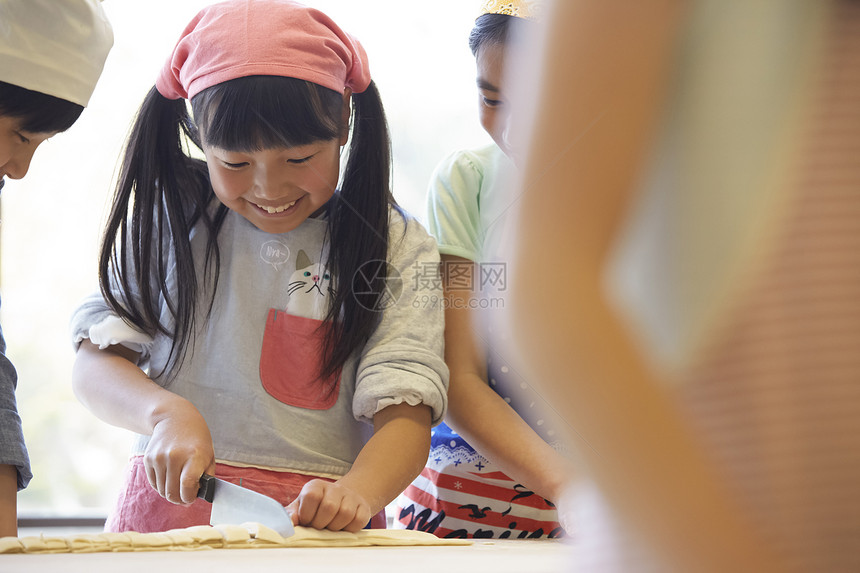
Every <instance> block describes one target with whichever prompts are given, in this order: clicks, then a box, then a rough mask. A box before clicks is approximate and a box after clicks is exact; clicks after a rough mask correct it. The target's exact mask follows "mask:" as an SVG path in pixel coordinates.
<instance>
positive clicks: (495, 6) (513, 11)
mask: <svg viewBox="0 0 860 573" xmlns="http://www.w3.org/2000/svg"><path fill="white" fill-rule="evenodd" d="M539 13H540V1H539V0H486V1H485V2H484V5H483V6H481V14H503V15H505V16H516V17H517V18H525V19H526V20H537V17H538V15H539Z"/></svg>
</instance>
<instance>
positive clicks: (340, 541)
mask: <svg viewBox="0 0 860 573" xmlns="http://www.w3.org/2000/svg"><path fill="white" fill-rule="evenodd" d="M471 544H472V541H471V540H469V539H441V538H439V537H436V536H435V535H432V534H430V533H424V532H423V531H411V530H408V529H363V530H361V531H359V532H358V533H350V532H348V531H328V530H320V529H314V528H312V527H296V532H295V534H294V535H292V536H290V537H287V538H284V537H281V535H280V534H278V533H277V532H276V531H274V530H272V529H270V528H268V527H266V526H265V525H262V524H260V523H243V524H242V525H216V526H214V527H210V526H208V525H198V526H195V527H189V528H187V529H173V530H170V531H166V532H164V533H137V532H134V531H128V532H125V533H100V534H97V535H73V536H69V537H46V536H44V535H40V536H38V537H20V538H19V537H3V538H0V553H93V552H99V551H194V550H211V549H217V548H225V549H246V548H247V549H253V548H261V547H269V548H271V547H362V546H385V545H401V546H402V545H471Z"/></svg>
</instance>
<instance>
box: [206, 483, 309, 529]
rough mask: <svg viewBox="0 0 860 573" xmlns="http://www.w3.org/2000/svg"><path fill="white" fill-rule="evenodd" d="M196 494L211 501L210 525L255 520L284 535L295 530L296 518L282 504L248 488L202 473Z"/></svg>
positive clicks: (236, 523) (235, 523) (237, 523)
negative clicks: (294, 519) (294, 522)
mask: <svg viewBox="0 0 860 573" xmlns="http://www.w3.org/2000/svg"><path fill="white" fill-rule="evenodd" d="M197 497H199V498H202V499H204V500H206V501H208V502H209V503H211V504H212V517H210V518H209V523H210V524H211V525H216V524H221V523H229V524H233V525H240V524H242V523H245V522H247V521H255V522H257V523H261V524H263V525H265V526H266V527H269V528H271V529H274V530H275V531H277V532H278V533H279V534H280V535H281V536H282V537H289V536H291V535H292V534H293V533H294V530H293V520H292V519H291V518H290V514H289V513H287V510H286V509H285V508H284V506H283V505H281V504H280V503H278V502H277V501H275V500H274V499H272V498H271V497H269V496H266V495H263V494H261V493H257V492H256V491H252V490H250V489H248V488H244V487H241V486H238V485H234V484H232V483H230V482H227V481H224V480H221V479H218V478H216V477H213V476H210V475H208V474H203V475H202V476H201V477H200V489H199V490H197Z"/></svg>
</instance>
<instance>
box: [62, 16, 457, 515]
mask: <svg viewBox="0 0 860 573" xmlns="http://www.w3.org/2000/svg"><path fill="white" fill-rule="evenodd" d="M186 100H188V101H190V104H191V105H190V108H191V113H190V114H189V109H188V106H187V102H186ZM347 144H349V151H348V154H347V155H346V156H347V159H346V162H345V166H344V169H343V174H342V176H339V174H340V172H341V155H342V153H343V151H342V149H343V147H344V146H346V145H347ZM191 148H199V150H200V151H199V152H198V153H197V154H196V155H195V154H194V153H192V152H190V151H189V150H190V149H191ZM201 155H202V156H203V157H204V158H205V161H204V160H202V159H199V157H200V156H201ZM389 173H390V144H389V139H388V132H387V127H386V122H385V114H384V111H383V108H382V104H381V101H380V98H379V94H378V92H377V90H376V87H375V85H374V83H373V81H372V80H371V76H370V72H369V68H368V61H367V56H366V54H365V52H364V49H363V48H362V46H361V44H359V43H358V41H357V40H356V39H355V38H353V37H352V36H351V35H349V34H347V33H346V32H344V31H343V30H341V29H340V28H339V27H338V26H337V25H336V24H335V23H334V22H333V21H332V20H331V19H330V18H329V17H328V16H326V15H325V14H323V13H321V12H319V11H318V10H314V9H310V8H307V7H305V6H302V5H300V4H297V3H295V2H290V1H286V0H253V1H250V0H231V1H228V2H223V3H220V4H215V5H213V6H210V7H208V8H205V9H203V10H202V11H201V12H200V13H199V14H198V15H197V16H196V17H195V18H194V19H193V20H192V21H191V23H189V25H188V26H187V27H186V29H185V31H184V32H183V34H182V37H181V38H180V40H179V42H178V43H177V45H176V47H175V49H174V51H173V53H172V54H171V56H170V57H169V58H168V61H167V63H166V64H165V66H164V68H163V69H162V71H161V73H160V75H159V77H158V79H157V81H156V85H155V87H154V88H153V89H152V90H151V91H150V92H149V94H148V95H147V96H146V99H145V100H144V102H143V105H142V107H141V109H140V112H139V115H138V117H137V120H136V122H135V124H134V127H133V129H132V132H131V135H130V138H129V141H128V145H127V148H126V153H125V157H124V160H123V164H122V170H121V173H120V176H119V181H118V185H117V189H116V194H115V196H114V200H113V207H112V211H111V214H110V216H109V219H108V222H107V228H106V231H105V236H104V242H103V246H102V250H101V255H100V285H101V292H100V293H99V294H97V295H94V296H92V297H91V298H89V299H87V300H86V301H84V303H83V304H82V305H81V306H80V307H79V309H78V310H77V311H76V313H75V315H74V317H73V321H72V326H73V332H74V337H75V340H76V342H77V343H78V344H79V349H78V356H77V360H76V363H75V368H74V375H73V382H74V387H75V391H76V393H77V395H78V397H79V398H80V400H81V401H82V402H83V403H84V404H85V405H86V406H87V407H88V408H90V409H91V410H92V411H93V412H94V413H95V414H96V415H97V416H99V417H100V418H102V419H103V420H105V421H107V422H109V423H111V424H114V425H118V426H121V427H124V428H127V429H130V430H132V431H134V432H136V433H137V434H139V438H138V440H137V443H136V447H135V451H134V454H135V455H134V456H133V457H132V459H131V462H130V464H129V468H128V473H127V476H126V482H125V485H124V488H123V491H122V492H121V494H120V496H119V501H118V503H117V507H116V509H115V511H113V512H112V514H111V515H110V517H109V519H108V524H107V528H108V529H109V530H114V531H124V530H136V531H159V530H165V529H169V528H175V527H187V526H191V525H197V524H208V523H209V514H210V511H211V506H210V505H209V504H207V503H206V502H203V501H198V500H197V499H196V494H197V490H198V480H199V478H200V476H201V474H203V473H208V474H214V475H216V476H218V477H221V478H223V479H227V480H229V481H233V482H234V483H238V484H240V485H242V486H244V487H248V488H250V489H254V490H257V491H259V492H261V493H264V494H267V495H269V496H271V497H274V498H275V499H278V500H279V501H280V502H281V503H282V504H284V505H287V506H288V509H290V510H291V511H292V515H293V521H294V523H296V524H300V525H306V526H312V527H316V528H327V529H331V530H348V531H356V530H358V529H360V528H362V527H364V526H365V525H366V524H367V523H368V522H369V521H370V520H371V518H372V517H373V516H377V517H384V514H383V513H382V511H383V508H384V507H385V505H386V504H387V503H389V502H390V501H391V500H392V499H393V498H394V497H395V496H396V495H397V494H398V493H399V492H400V491H402V490H403V489H404V488H405V487H406V486H407V485H408V484H409V482H410V481H411V480H412V479H413V478H414V477H415V476H416V475H417V474H418V473H419V472H420V470H421V467H422V466H423V464H424V461H425V460H426V457H427V453H428V448H429V433H430V427H431V425H432V424H434V423H438V422H439V421H440V420H441V419H442V417H443V416H444V413H445V408H446V404H447V402H446V400H447V398H446V390H447V381H448V380H447V379H448V372H447V369H446V367H445V364H444V361H443V358H442V330H443V316H442V313H441V309H440V308H438V307H434V306H431V305H421V304H418V301H419V300H421V299H422V297H423V298H424V299H426V297H427V296H428V295H429V294H434V293H433V292H429V293H428V291H435V289H437V288H438V286H437V285H436V283H438V281H434V280H427V279H428V278H433V276H431V275H430V274H429V271H431V270H432V271H433V272H438V270H437V269H438V261H439V259H438V255H437V253H436V247H435V243H434V241H433V239H432V238H431V237H430V236H429V235H428V234H427V233H426V232H425V231H424V230H423V229H422V228H421V227H420V225H418V224H417V223H416V222H415V221H413V220H410V219H409V218H408V217H407V216H406V215H405V214H404V213H403V212H402V211H401V210H400V209H399V207H397V205H396V203H395V201H394V199H393V197H392V194H391V190H390V185H389ZM417 290H421V291H422V292H420V293H419V292H416V291H417ZM413 299H414V300H413Z"/></svg>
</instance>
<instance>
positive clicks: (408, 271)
mask: <svg viewBox="0 0 860 573" xmlns="http://www.w3.org/2000/svg"><path fill="white" fill-rule="evenodd" d="M391 245H392V246H391V248H390V251H391V255H390V256H389V264H390V269H389V275H388V278H387V281H388V286H389V290H390V293H389V294H390V295H391V296H390V298H389V299H387V300H386V302H385V304H384V306H383V305H380V306H381V308H380V312H382V317H381V320H380V323H379V326H378V327H377V329H376V331H375V332H374V334H373V335H372V336H371V338H370V340H369V341H368V342H367V344H366V346H365V350H364V352H363V354H362V357H361V359H360V360H359V363H358V369H357V373H356V388H355V395H354V397H353V414H354V415H355V417H356V418H357V419H359V420H367V421H372V420H373V415H374V414H376V412H378V411H379V410H382V409H383V408H385V407H387V406H389V405H392V404H398V403H403V402H406V403H408V404H410V405H413V406H415V405H417V404H426V405H428V406H430V408H431V410H432V412H433V424H434V425H436V424H438V423H439V422H441V421H442V419H443V418H444V417H445V412H446V410H447V406H448V367H447V366H446V365H445V360H444V328H445V325H444V309H443V306H442V287H441V281H440V279H439V253H438V250H437V248H436V242H435V240H434V239H433V238H432V237H430V236H429V235H428V234H427V232H426V231H425V230H424V228H423V227H421V225H420V224H418V222H417V221H414V220H410V221H409V222H408V224H407V225H406V229H405V233H404V229H403V222H402V220H401V218H400V217H399V216H398V215H396V214H393V215H392V224H391Z"/></svg>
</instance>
